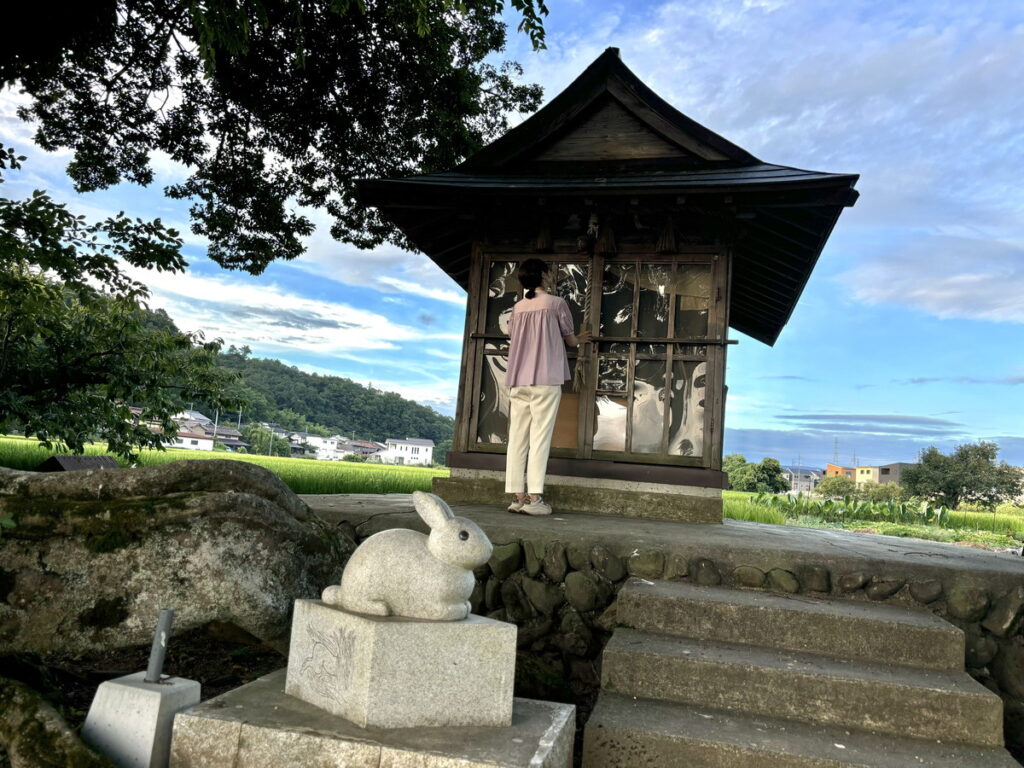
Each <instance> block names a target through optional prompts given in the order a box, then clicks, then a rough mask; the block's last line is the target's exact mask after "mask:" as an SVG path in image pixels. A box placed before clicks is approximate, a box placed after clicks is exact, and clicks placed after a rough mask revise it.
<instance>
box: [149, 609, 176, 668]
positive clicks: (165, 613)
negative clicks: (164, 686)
mask: <svg viewBox="0 0 1024 768" xmlns="http://www.w3.org/2000/svg"><path fill="white" fill-rule="evenodd" d="M173 621H174V611H173V610H171V609H170V608H161V609H160V618H159V619H158V620H157V623H156V633H155V634H154V635H153V648H152V650H150V652H149V666H147V667H146V677H145V682H147V683H159V682H160V675H161V673H162V672H163V671H164V655H165V654H166V653H167V641H168V640H169V639H170V637H171V623H172V622H173Z"/></svg>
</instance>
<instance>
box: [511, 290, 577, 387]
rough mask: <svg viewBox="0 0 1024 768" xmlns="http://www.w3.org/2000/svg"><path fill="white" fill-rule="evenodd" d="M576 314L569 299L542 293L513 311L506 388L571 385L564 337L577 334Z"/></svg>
mask: <svg viewBox="0 0 1024 768" xmlns="http://www.w3.org/2000/svg"><path fill="white" fill-rule="evenodd" d="M573 330H574V329H573V323H572V314H571V313H570V312H569V305H568V304H566V303H565V299H562V298H560V297H558V296H552V295H551V294H549V293H545V292H543V291H540V290H538V291H537V295H536V296H534V297H533V298H532V299H527V298H523V299H520V300H519V301H517V302H516V305H515V306H514V307H513V308H512V319H511V320H509V324H508V335H509V339H510V341H509V350H508V370H507V371H506V372H505V386H507V387H525V386H530V385H534V384H547V385H553V384H554V385H559V386H561V384H562V382H564V381H568V380H569V379H570V378H571V376H570V374H569V358H568V356H567V355H566V353H565V342H564V341H563V340H562V337H563V336H571V335H572V334H573Z"/></svg>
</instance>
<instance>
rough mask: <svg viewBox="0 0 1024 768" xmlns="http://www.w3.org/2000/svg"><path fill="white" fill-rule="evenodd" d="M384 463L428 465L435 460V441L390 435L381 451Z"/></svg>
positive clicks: (381, 458)
mask: <svg viewBox="0 0 1024 768" xmlns="http://www.w3.org/2000/svg"><path fill="white" fill-rule="evenodd" d="M380 460H381V463H383V464H419V465H422V466H428V465H430V464H432V463H433V462H434V441H433V440H421V439H420V438H417V437H407V438H405V440H399V439H397V438H393V437H389V438H388V439H387V440H385V441H384V450H383V451H381V452H380Z"/></svg>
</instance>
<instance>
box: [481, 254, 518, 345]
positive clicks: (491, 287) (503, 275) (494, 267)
mask: <svg viewBox="0 0 1024 768" xmlns="http://www.w3.org/2000/svg"><path fill="white" fill-rule="evenodd" d="M518 296H519V262H517V261H492V262H491V271H490V275H489V284H488V288H487V324H486V326H485V328H484V332H485V333H508V321H509V318H510V317H511V316H512V307H513V306H514V305H515V303H516V298H517V297H518Z"/></svg>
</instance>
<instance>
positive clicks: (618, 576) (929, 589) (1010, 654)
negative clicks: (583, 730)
mask: <svg viewBox="0 0 1024 768" xmlns="http://www.w3.org/2000/svg"><path fill="white" fill-rule="evenodd" d="M630 576H636V577H639V578H643V579H652V580H654V579H667V580H682V581H690V582H693V583H695V584H700V585H722V586H726V587H735V588H738V589H765V590H772V591H776V592H781V593H789V594H806V595H808V596H810V597H831V598H841V599H851V600H872V601H886V602H896V603H904V604H911V605H913V606H915V607H917V608H923V609H927V610H930V611H932V612H933V613H936V614H938V615H939V616H942V617H943V618H945V619H947V620H948V621H950V622H952V623H953V624H955V625H956V626H958V627H960V628H961V629H963V631H964V633H965V635H966V658H965V664H966V667H967V669H968V671H969V672H970V674H971V675H972V676H974V677H975V678H976V679H977V680H979V681H980V682H981V683H982V684H984V685H985V686H986V687H988V688H989V689H991V690H992V691H994V692H996V693H997V694H999V695H1000V696H1001V697H1002V699H1003V702H1004V705H1005V719H1006V723H1005V725H1006V741H1007V745H1008V746H1009V747H1011V749H1012V750H1013V751H1014V752H1015V754H1017V755H1018V757H1019V756H1020V755H1021V753H1022V752H1024V636H1022V635H1021V624H1022V616H1024V586H1018V587H1016V588H1013V589H1010V590H1009V591H1007V590H1006V589H1005V586H1004V587H1002V588H1000V587H995V588H993V589H991V590H989V589H986V588H984V587H981V586H976V585H963V584H954V585H951V586H950V587H949V589H948V591H947V585H944V584H943V583H942V581H940V580H938V579H923V580H916V581H915V580H910V581H908V580H907V579H906V578H904V577H902V576H901V575H899V574H894V573H887V572H885V571H884V570H882V571H872V570H869V569H865V570H859V571H845V572H832V571H830V570H829V569H828V568H826V567H823V566H821V565H818V564H808V565H802V564H801V563H799V562H794V563H793V564H792V566H791V567H790V568H788V569H786V568H772V569H770V570H768V571H767V572H765V571H763V570H761V569H760V568H758V567H756V566H753V565H738V566H727V565H725V564H724V563H722V562H716V561H715V560H714V559H711V558H705V557H690V558H686V557H684V556H682V555H680V554H678V553H667V552H665V551H662V550H659V549H638V550H634V551H633V552H632V553H631V554H629V555H628V556H626V557H621V556H619V555H616V554H614V553H613V552H611V551H610V550H609V549H608V548H606V547H604V546H601V545H597V546H590V545H588V544H574V543H572V542H569V543H566V542H562V541H557V540H547V541H544V540H538V539H531V540H516V541H508V542H495V548H494V554H493V556H492V558H491V560H490V562H489V563H488V564H487V565H486V566H482V567H481V568H479V569H478V570H477V572H476V577H477V585H476V590H475V591H474V593H473V597H472V602H473V608H474V612H476V613H480V614H483V615H487V616H490V617H493V618H496V619H501V620H506V621H510V622H513V623H515V624H517V625H518V627H519V638H518V647H519V658H518V664H517V671H516V675H517V680H516V683H517V690H519V691H520V692H521V693H522V695H529V696H539V697H544V698H553V699H561V700H572V701H575V702H576V703H577V704H578V705H579V706H580V707H581V710H582V711H581V715H582V716H583V717H585V716H586V714H588V710H589V706H590V704H591V702H592V700H593V697H594V696H595V694H596V692H597V689H598V688H599V685H600V672H599V662H600V655H601V651H602V649H603V648H604V645H605V643H606V642H607V640H608V637H609V636H610V634H611V631H612V629H614V627H615V625H616V618H615V599H616V595H617V592H618V590H619V588H620V587H621V586H622V584H623V583H624V582H625V580H626V579H627V578H629V577H630ZM974 582H975V584H976V583H977V580H976V579H975V580H974ZM878 661H879V662H883V663H884V662H885V661H886V660H885V659H884V658H880V659H878Z"/></svg>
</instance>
